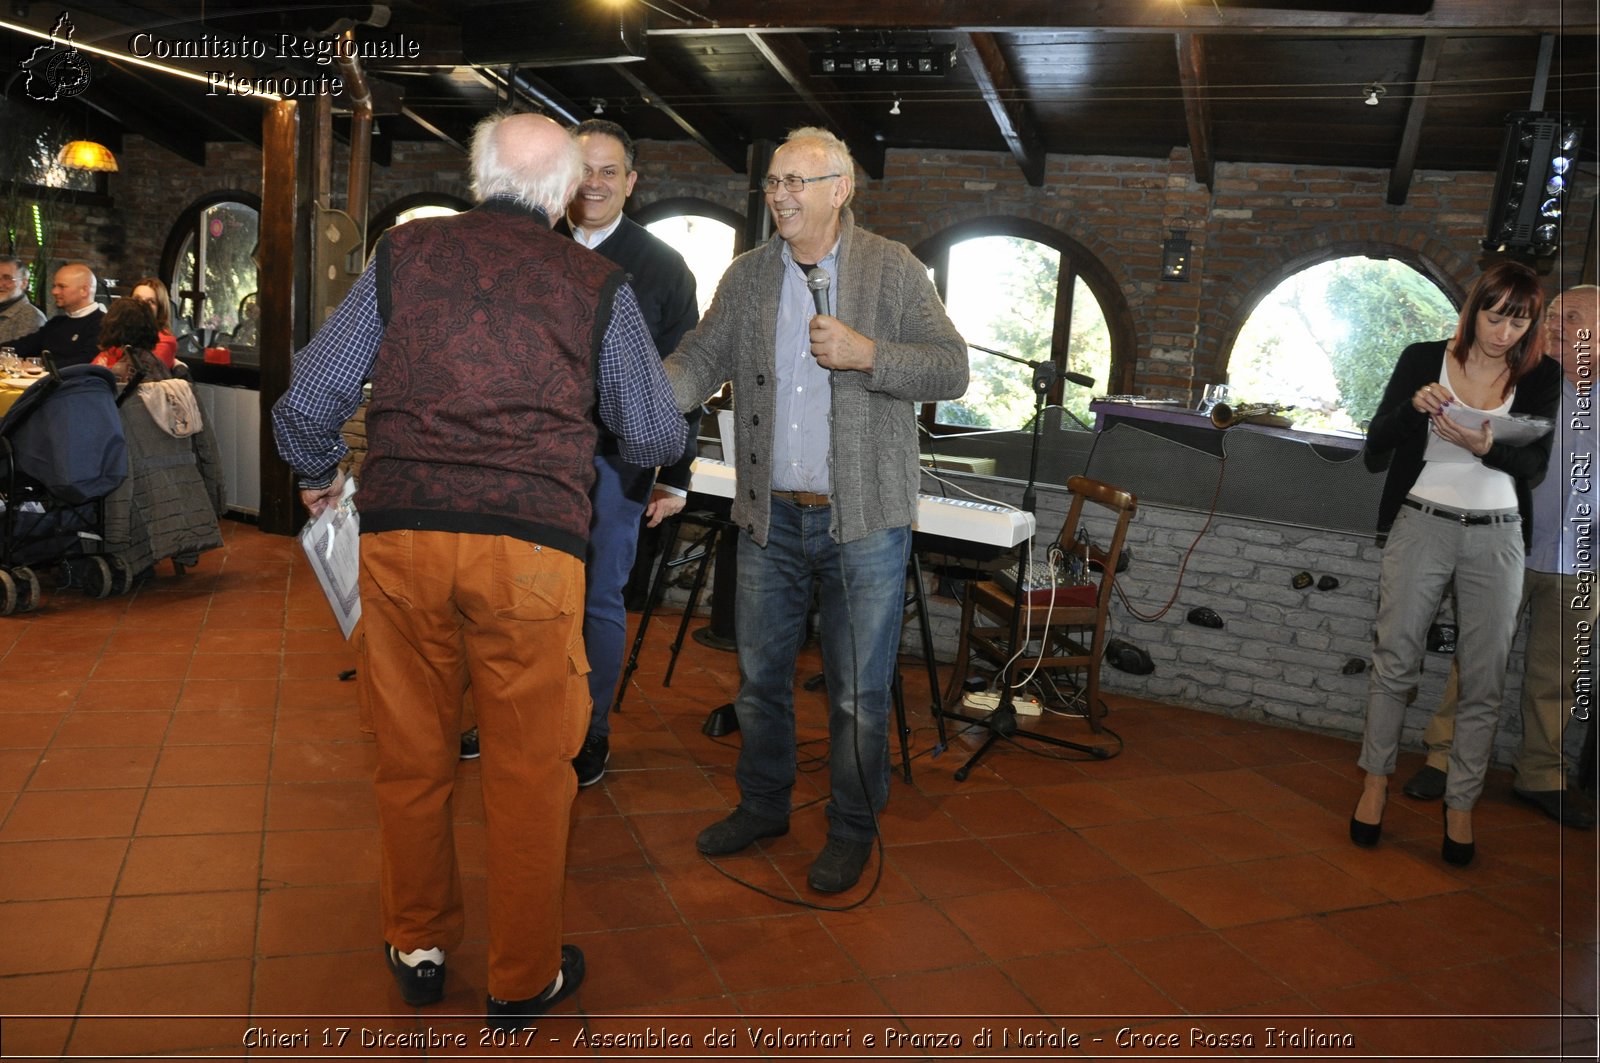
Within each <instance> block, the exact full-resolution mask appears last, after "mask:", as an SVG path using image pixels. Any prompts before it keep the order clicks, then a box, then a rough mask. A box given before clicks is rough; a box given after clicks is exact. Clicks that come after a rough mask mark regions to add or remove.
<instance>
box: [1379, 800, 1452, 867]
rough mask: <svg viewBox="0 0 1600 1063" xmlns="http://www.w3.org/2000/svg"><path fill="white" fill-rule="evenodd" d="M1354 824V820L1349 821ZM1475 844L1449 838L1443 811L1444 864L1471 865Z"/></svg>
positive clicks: (1442, 849) (1448, 828) (1448, 818)
mask: <svg viewBox="0 0 1600 1063" xmlns="http://www.w3.org/2000/svg"><path fill="white" fill-rule="evenodd" d="M1351 822H1352V823H1354V820H1352V821H1351ZM1477 852H1478V845H1477V843H1476V842H1458V841H1456V840H1455V839H1454V838H1452V837H1450V810H1449V809H1448V808H1446V809H1445V810H1444V845H1443V846H1442V847H1440V850H1439V855H1440V856H1442V857H1443V858H1444V862H1445V863H1447V864H1449V865H1450V866H1452V867H1466V866H1467V865H1468V864H1470V863H1472V858H1473V857H1474V856H1476V855H1477Z"/></svg>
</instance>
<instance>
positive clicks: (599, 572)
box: [583, 454, 656, 737]
mask: <svg viewBox="0 0 1600 1063" xmlns="http://www.w3.org/2000/svg"><path fill="white" fill-rule="evenodd" d="M594 473H595V476H594V487H593V489H591V490H590V492H589V504H590V506H591V508H592V509H593V511H594V512H593V514H592V515H591V516H590V518H589V553H588V556H587V557H586V558H585V566H584V576H585V594H584V599H583V641H584V646H585V649H586V651H587V653H588V655H589V667H590V669H591V671H590V672H589V697H590V698H591V699H592V700H593V701H594V714H593V715H592V716H590V717H589V735H590V736H591V737H595V736H600V735H610V734H611V703H612V702H613V701H615V700H616V696H617V680H618V679H620V678H621V677H622V647H623V644H624V643H625V642H627V639H628V611H627V609H626V608H625V607H624V606H623V604H622V592H623V589H624V588H625V587H626V586H627V584H628V573H629V572H630V571H632V569H633V555H634V552H635V551H636V550H637V549H638V546H639V520H640V518H641V517H643V516H644V507H645V506H647V505H648V504H649V503H650V488H651V487H652V486H653V485H654V484H655V479H656V471H655V470H654V469H642V468H640V467H639V466H637V465H632V464H629V463H628V462H625V461H623V460H622V459H621V458H620V457H618V456H617V455H615V454H601V455H597V456H596V457H595V459H594Z"/></svg>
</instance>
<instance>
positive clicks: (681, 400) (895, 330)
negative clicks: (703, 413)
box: [665, 209, 967, 546]
mask: <svg viewBox="0 0 1600 1063" xmlns="http://www.w3.org/2000/svg"><path fill="white" fill-rule="evenodd" d="M841 221H842V231H841V235H840V247H839V259H838V273H839V281H838V285H837V287H838V292H839V306H838V317H839V320H841V321H843V322H844V323H845V324H846V325H849V326H850V327H851V328H853V329H855V330H856V331H857V332H859V333H861V334H862V335H863V336H866V337H867V338H868V339H870V340H872V341H874V343H875V344H876V348H875V355H874V366H873V369H872V372H870V373H863V372H857V371H840V372H835V373H832V374H830V379H831V383H832V386H833V395H832V409H831V415H830V445H829V446H830V453H829V475H830V477H831V479H832V484H833V510H832V521H831V524H830V532H831V534H832V535H833V538H834V540H835V541H837V542H841V543H845V542H852V541H854V540H856V539H860V538H862V537H863V536H865V535H868V534H869V533H871V532H874V531H878V530H880V529H883V528H895V527H904V526H906V525H909V524H910V523H911V522H912V518H913V517H914V516H915V514H916V503H917V486H918V479H917V478H918V469H917V454H918V449H919V448H918V439H917V409H916V406H917V403H921V402H933V401H937V400H940V399H954V398H959V397H960V396H961V395H962V394H963V393H964V392H965V391H966V390H967V345H966V341H964V340H963V339H962V338H961V335H960V334H959V333H957V332H956V329H955V326H954V325H952V324H951V323H950V319H949V317H948V316H946V314H945V312H944V306H943V305H942V304H941V303H940V302H939V296H938V293H937V292H936V291H935V290H934V287H933V284H932V282H931V281H929V280H928V270H927V267H926V266H924V265H923V264H922V263H921V262H920V261H918V259H917V257H916V256H915V255H913V254H912V253H911V251H910V250H909V249H908V248H907V247H905V246H904V245H903V244H899V243H895V242H894V241H892V240H886V239H884V238H883V237H881V236H875V235H873V234H872V233H869V232H867V231H866V230H864V229H858V228H856V226H855V222H854V220H853V218H852V217H851V214H850V211H849V210H848V209H846V210H845V211H843V213H842V218H841ZM783 268H784V267H783V244H782V241H781V240H780V239H779V238H778V237H773V238H772V239H771V240H769V241H768V242H767V243H766V244H765V245H763V246H761V247H758V248H756V249H755V250H752V251H748V252H746V253H745V254H743V255H740V256H739V257H738V258H737V259H735V260H734V262H733V264H732V265H731V266H729V267H728V271H727V272H726V273H724V274H723V276H722V281H721V283H720V284H719V285H718V287H717V294H716V298H715V299H714V300H713V301H712V304H711V308H710V309H709V310H707V311H706V315H705V317H703V318H701V320H700V324H699V326H698V327H697V328H695V329H694V331H692V332H690V333H689V334H688V335H687V336H685V337H684V338H683V340H682V341H681V342H680V343H679V344H678V349H677V350H676V351H675V352H674V353H673V355H672V356H671V357H670V358H668V359H667V360H666V363H665V364H666V369H667V376H668V378H669V379H670V380H671V381H672V389H673V392H674V394H675V395H676V397H677V402H678V406H679V408H680V409H683V410H689V409H692V408H693V407H695V406H696V405H698V404H699V403H701V402H703V401H705V398H706V396H708V395H710V394H711V393H712V392H714V391H716V390H717V389H718V388H720V387H721V386H722V384H723V382H724V381H726V380H730V379H731V380H732V381H733V393H734V411H735V417H734V421H735V426H736V427H735V432H734V438H735V441H736V444H737V445H736V448H735V449H736V450H737V452H738V453H737V454H735V455H733V456H732V458H731V459H730V460H731V461H732V463H733V465H734V467H735V468H736V470H737V473H738V487H737V489H736V491H735V495H734V499H733V520H734V522H735V523H737V524H738V525H739V526H740V527H742V528H744V529H745V530H746V531H747V532H749V534H750V535H751V537H752V538H753V539H754V540H755V541H756V542H757V543H758V544H760V545H762V546H765V545H766V542H767V529H768V525H769V521H770V518H771V511H772V497H771V492H772V448H773V422H774V420H775V413H776V410H777V394H776V389H777V382H778V381H777V372H776V368H775V367H776V365H777V339H776V336H777V328H778V292H779V290H780V288H781V287H782V284H783Z"/></svg>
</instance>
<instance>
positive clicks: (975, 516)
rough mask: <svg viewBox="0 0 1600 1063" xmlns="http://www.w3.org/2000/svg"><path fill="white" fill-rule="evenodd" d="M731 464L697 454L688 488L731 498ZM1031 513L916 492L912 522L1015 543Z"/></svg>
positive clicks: (918, 527)
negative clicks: (915, 514)
mask: <svg viewBox="0 0 1600 1063" xmlns="http://www.w3.org/2000/svg"><path fill="white" fill-rule="evenodd" d="M733 486H734V471H733V466H732V465H729V464H728V463H727V462H725V461H716V460H714V459H711V458H696V459H694V465H693V466H691V467H690V477H689V490H690V491H693V492H695V493H697V494H703V495H712V496H715V497H717V498H732V497H733ZM1035 527H1036V525H1035V523H1034V519H1033V514H1032V513H1024V512H1022V510H1020V509H1012V508H1010V507H1008V506H996V505H993V504H991V503H989V502H978V501H974V500H971V499H965V498H946V497H944V496H942V495H918V496H917V517H916V520H915V522H913V524H912V528H913V530H915V531H916V532H917V533H918V534H919V535H924V536H929V535H932V536H941V537H943V538H947V539H959V540H961V541H962V542H968V543H982V544H984V545H986V546H1005V547H1010V546H1016V545H1017V544H1018V543H1020V542H1022V541H1023V540H1024V539H1029V538H1032V537H1033V532H1034V528H1035Z"/></svg>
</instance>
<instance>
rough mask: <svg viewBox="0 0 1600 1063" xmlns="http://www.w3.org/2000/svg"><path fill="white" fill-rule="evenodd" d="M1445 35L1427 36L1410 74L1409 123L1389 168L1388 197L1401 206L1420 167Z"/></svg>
mask: <svg viewBox="0 0 1600 1063" xmlns="http://www.w3.org/2000/svg"><path fill="white" fill-rule="evenodd" d="M1444 42H1445V38H1443V37H1428V38H1426V39H1424V40H1423V42H1422V55H1421V56H1420V57H1418V59H1417V72H1416V74H1414V75H1413V76H1412V78H1411V81H1412V89H1411V102H1410V104H1408V105H1407V107H1406V126H1405V130H1404V132H1402V133H1401V134H1400V150H1399V151H1398V152H1397V153H1396V154H1395V159H1394V165H1393V166H1391V167H1390V168H1389V194H1388V201H1389V202H1390V203H1392V204H1393V205H1395V206H1397V207H1398V206H1400V205H1401V204H1402V203H1404V202H1405V201H1406V194H1407V193H1408V192H1409V191H1410V190H1411V175H1412V173H1413V172H1415V171H1416V168H1417V148H1418V146H1419V145H1420V144H1421V143H1422V122H1423V119H1425V118H1426V117H1427V116H1428V97H1429V96H1431V95H1432V94H1433V78H1434V75H1435V74H1436V73H1438V70H1439V53H1440V52H1442V51H1444Z"/></svg>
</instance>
